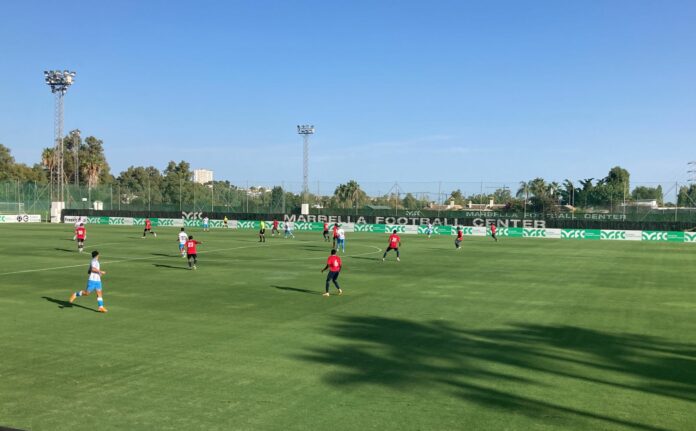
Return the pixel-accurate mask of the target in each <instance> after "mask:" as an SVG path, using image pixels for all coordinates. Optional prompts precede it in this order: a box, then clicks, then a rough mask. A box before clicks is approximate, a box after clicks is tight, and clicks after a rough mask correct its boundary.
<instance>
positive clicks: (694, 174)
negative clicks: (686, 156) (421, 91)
mask: <svg viewBox="0 0 696 431" xmlns="http://www.w3.org/2000/svg"><path fill="white" fill-rule="evenodd" d="M688 165H689V170H688V171H686V172H687V173H688V174H689V178H688V181H689V182H690V183H696V160H693V161H691V162H689V163H688Z"/></svg>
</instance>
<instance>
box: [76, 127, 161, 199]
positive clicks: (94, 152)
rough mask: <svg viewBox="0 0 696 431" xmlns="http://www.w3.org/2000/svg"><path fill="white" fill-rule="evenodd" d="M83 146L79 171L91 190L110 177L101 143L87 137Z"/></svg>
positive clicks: (91, 137)
mask: <svg viewBox="0 0 696 431" xmlns="http://www.w3.org/2000/svg"><path fill="white" fill-rule="evenodd" d="M85 146H86V147H85V148H84V152H83V154H80V171H81V173H82V174H83V175H84V176H85V179H86V183H87V185H88V186H89V187H90V188H92V187H95V186H97V185H99V183H100V182H101V183H108V182H111V180H112V176H111V172H110V168H109V164H108V163H107V161H106V156H105V155H104V146H103V142H102V141H101V140H99V139H97V138H95V137H94V136H89V137H87V139H85ZM158 173H159V171H158Z"/></svg>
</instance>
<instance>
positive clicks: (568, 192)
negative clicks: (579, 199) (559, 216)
mask: <svg viewBox="0 0 696 431" xmlns="http://www.w3.org/2000/svg"><path fill="white" fill-rule="evenodd" d="M563 188H564V190H563V198H564V199H565V201H566V204H568V205H575V185H574V184H573V182H572V181H571V180H569V179H567V178H566V179H565V181H563Z"/></svg>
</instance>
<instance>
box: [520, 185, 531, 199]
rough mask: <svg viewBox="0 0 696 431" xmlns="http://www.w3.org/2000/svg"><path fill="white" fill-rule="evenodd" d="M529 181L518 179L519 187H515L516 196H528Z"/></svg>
mask: <svg viewBox="0 0 696 431" xmlns="http://www.w3.org/2000/svg"><path fill="white" fill-rule="evenodd" d="M530 183H531V181H529V182H525V181H520V188H519V189H517V197H518V198H527V197H528V196H529V184H530Z"/></svg>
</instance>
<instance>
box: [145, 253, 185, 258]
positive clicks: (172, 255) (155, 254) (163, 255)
mask: <svg viewBox="0 0 696 431" xmlns="http://www.w3.org/2000/svg"><path fill="white" fill-rule="evenodd" d="M150 254H151V255H153V256H162V257H177V256H181V255H180V254H178V255H174V254H166V253H150Z"/></svg>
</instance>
